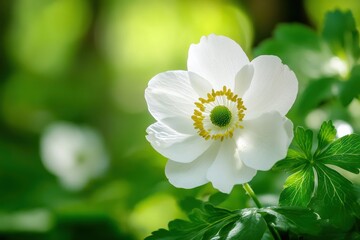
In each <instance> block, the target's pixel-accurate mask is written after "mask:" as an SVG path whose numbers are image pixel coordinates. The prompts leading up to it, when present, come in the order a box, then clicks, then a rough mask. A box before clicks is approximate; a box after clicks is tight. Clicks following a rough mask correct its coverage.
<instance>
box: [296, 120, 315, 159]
mask: <svg viewBox="0 0 360 240" xmlns="http://www.w3.org/2000/svg"><path fill="white" fill-rule="evenodd" d="M294 138H295V146H297V147H298V148H299V150H300V151H298V153H300V154H301V156H302V157H303V158H305V159H309V158H310V157H311V149H312V142H313V133H312V131H310V130H305V129H304V128H302V127H298V128H296V130H295V137H294Z"/></svg>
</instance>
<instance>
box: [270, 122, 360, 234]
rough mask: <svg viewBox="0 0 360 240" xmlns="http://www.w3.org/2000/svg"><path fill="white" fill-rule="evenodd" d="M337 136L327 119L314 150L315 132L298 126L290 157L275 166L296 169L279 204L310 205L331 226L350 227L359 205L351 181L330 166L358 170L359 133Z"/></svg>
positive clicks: (285, 186) (292, 170)
mask: <svg viewBox="0 0 360 240" xmlns="http://www.w3.org/2000/svg"><path fill="white" fill-rule="evenodd" d="M335 137H336V129H335V128H334V126H333V125H332V123H331V121H328V122H324V123H323V124H322V126H321V129H320V131H319V133H318V135H317V140H318V145H317V149H316V150H315V151H312V150H311V147H312V132H311V131H310V130H305V129H303V128H301V127H298V128H297V129H296V131H295V137H294V140H293V142H292V145H291V147H290V149H289V151H288V156H287V157H286V158H285V159H284V160H283V161H280V162H279V163H278V164H277V165H276V166H275V168H277V169H284V170H287V171H290V172H294V173H293V174H292V175H291V176H289V177H288V178H287V180H286V182H285V185H284V190H283V191H282V193H281V195H280V205H281V206H299V207H310V208H311V209H313V210H314V211H315V212H316V213H318V214H319V215H320V216H321V218H322V219H324V220H326V221H328V222H329V223H330V225H333V226H334V227H339V228H341V229H344V230H348V229H349V228H351V226H352V223H353V221H354V216H356V215H357V216H359V209H360V206H359V203H358V202H357V198H356V195H355V193H354V192H355V191H354V189H353V185H352V183H351V182H350V181H349V180H347V179H346V178H344V177H343V176H342V175H341V174H340V173H338V172H337V171H335V170H333V169H332V168H330V167H329V165H335V166H338V167H340V168H343V169H344V170H347V171H350V172H353V173H359V168H360V135H357V134H351V135H346V136H344V137H342V138H339V139H336V138H335ZM330 209H331V210H330Z"/></svg>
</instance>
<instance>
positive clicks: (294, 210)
mask: <svg viewBox="0 0 360 240" xmlns="http://www.w3.org/2000/svg"><path fill="white" fill-rule="evenodd" d="M259 212H264V213H266V214H267V215H269V216H266V215H265V217H264V218H265V219H266V220H267V222H268V223H270V224H273V225H274V226H276V228H277V229H280V230H282V231H284V232H287V231H291V232H293V233H297V234H310V235H316V234H318V233H319V232H320V230H321V226H320V224H319V222H318V220H319V216H318V215H317V214H316V213H314V212H313V211H312V210H310V209H308V208H301V207H270V208H264V209H260V210H259Z"/></svg>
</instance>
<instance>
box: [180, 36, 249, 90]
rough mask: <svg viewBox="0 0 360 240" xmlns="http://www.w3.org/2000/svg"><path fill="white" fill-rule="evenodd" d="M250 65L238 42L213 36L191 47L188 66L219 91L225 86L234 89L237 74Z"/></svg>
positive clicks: (204, 38)
mask: <svg viewBox="0 0 360 240" xmlns="http://www.w3.org/2000/svg"><path fill="white" fill-rule="evenodd" d="M248 63H249V59H248V58H247V56H246V54H245V53H244V51H243V50H242V48H241V47H240V46H239V45H238V44H237V43H236V42H234V41H233V40H231V39H230V38H227V37H224V36H216V35H214V34H211V35H209V36H208V37H205V36H204V37H202V38H201V39H200V43H199V44H196V45H195V44H192V45H191V46H190V49H189V56H188V62H187V66H188V70H189V71H191V72H195V73H197V74H199V75H200V76H202V77H203V78H205V79H207V80H208V81H209V82H211V84H212V85H213V86H214V87H215V88H216V89H215V90H217V89H221V88H222V87H223V86H224V85H225V86H227V87H229V88H231V89H233V87H234V80H235V75H236V73H237V72H238V71H239V70H240V69H241V68H242V66H244V65H245V64H248Z"/></svg>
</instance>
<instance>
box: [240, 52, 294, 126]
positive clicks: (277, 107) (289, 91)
mask: <svg viewBox="0 0 360 240" xmlns="http://www.w3.org/2000/svg"><path fill="white" fill-rule="evenodd" d="M251 64H252V65H253V67H254V76H253V79H252V82H251V85H250V87H249V89H248V91H246V93H245V95H244V97H243V100H244V104H245V107H246V108H247V109H248V110H247V111H246V113H245V119H251V118H256V117H258V116H260V115H261V114H262V113H266V112H270V111H278V112H280V113H281V114H282V115H283V116H284V115H285V114H286V113H287V112H288V111H289V109H290V108H291V106H292V105H293V103H294V101H295V98H296V95H297V92H298V82H297V79H296V76H295V74H294V73H293V72H292V71H291V70H290V69H289V68H288V67H287V66H286V65H284V64H282V63H281V60H280V59H279V58H278V57H275V56H259V57H257V58H255V59H254V60H253V61H252V62H251Z"/></svg>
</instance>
